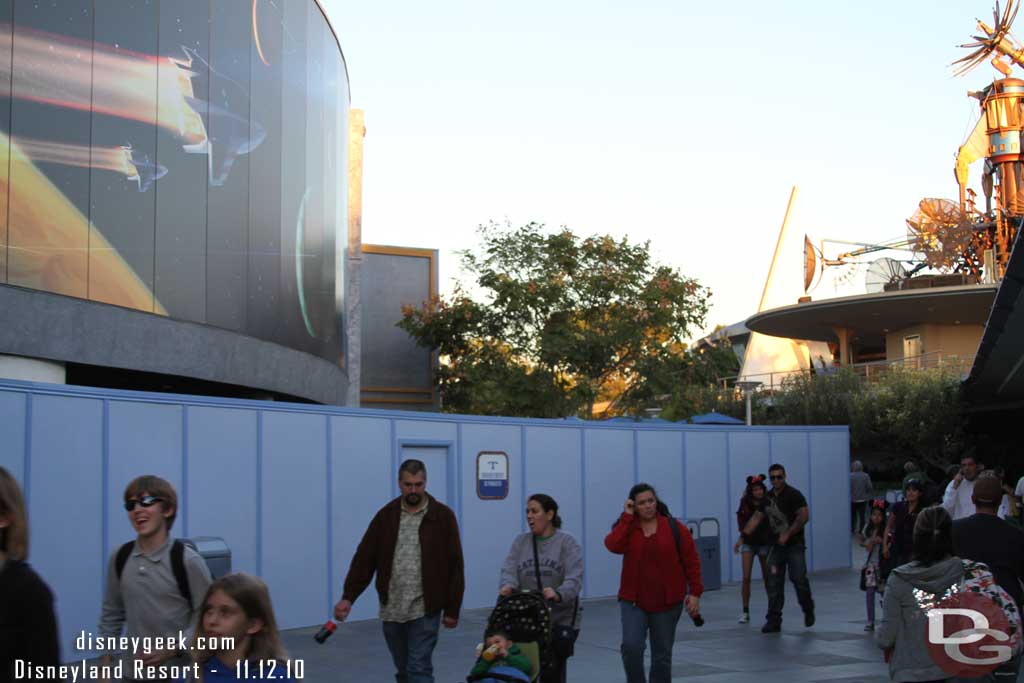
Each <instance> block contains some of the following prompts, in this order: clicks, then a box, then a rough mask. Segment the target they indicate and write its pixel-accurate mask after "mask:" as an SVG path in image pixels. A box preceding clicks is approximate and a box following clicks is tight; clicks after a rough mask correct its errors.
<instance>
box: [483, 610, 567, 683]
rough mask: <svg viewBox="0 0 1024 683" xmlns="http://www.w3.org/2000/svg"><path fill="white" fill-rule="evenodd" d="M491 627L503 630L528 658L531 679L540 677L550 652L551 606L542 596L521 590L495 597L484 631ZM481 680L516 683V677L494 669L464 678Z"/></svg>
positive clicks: (489, 629) (517, 682)
mask: <svg viewBox="0 0 1024 683" xmlns="http://www.w3.org/2000/svg"><path fill="white" fill-rule="evenodd" d="M492 629H497V630H501V631H504V632H505V633H507V634H508V636H509V638H510V639H511V640H512V641H513V642H515V643H516V645H518V646H519V649H520V650H521V651H522V653H523V655H524V656H525V657H526V658H527V659H528V660H530V674H529V675H530V681H536V680H537V679H538V678H539V677H540V672H541V669H542V668H543V665H544V663H545V661H546V659H545V658H546V657H550V655H551V652H550V645H551V608H550V607H549V606H548V603H547V601H546V600H545V599H544V596H543V595H541V594H540V593H537V592H531V591H521V592H518V593H513V594H511V595H508V596H505V597H501V598H498V604H497V605H495V607H494V610H493V611H492V612H491V616H490V617H488V619H487V629H486V631H485V633H486V632H489V631H491V630H492ZM483 679H493V680H499V681H510V682H512V683H519V679H517V678H512V677H510V676H505V675H504V674H500V673H497V672H484V673H482V674H477V675H476V676H469V677H467V678H466V681H467V683H472V682H473V681H479V680H483Z"/></svg>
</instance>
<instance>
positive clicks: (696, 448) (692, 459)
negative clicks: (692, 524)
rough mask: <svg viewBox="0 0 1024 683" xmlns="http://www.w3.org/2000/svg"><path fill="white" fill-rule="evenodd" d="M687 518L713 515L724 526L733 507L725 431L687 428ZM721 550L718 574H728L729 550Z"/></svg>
mask: <svg viewBox="0 0 1024 683" xmlns="http://www.w3.org/2000/svg"><path fill="white" fill-rule="evenodd" d="M685 438H686V474H685V477H686V515H685V517H686V518H687V519H700V518H702V517H714V518H716V519H717V520H718V522H719V525H720V526H721V528H723V529H727V528H728V527H727V526H726V524H727V522H728V519H729V514H730V513H731V511H732V502H731V501H730V500H729V499H728V498H727V495H728V491H729V479H728V469H729V460H728V457H727V453H728V432H725V431H718V430H712V429H708V428H706V427H701V428H700V429H697V430H694V431H692V432H686V434H685ZM731 550H732V549H731V548H728V549H727V548H723V549H722V553H721V567H722V568H721V572H722V574H721V576H722V577H728V576H729V562H730V558H729V552H731Z"/></svg>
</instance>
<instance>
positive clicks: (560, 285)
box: [398, 223, 710, 417]
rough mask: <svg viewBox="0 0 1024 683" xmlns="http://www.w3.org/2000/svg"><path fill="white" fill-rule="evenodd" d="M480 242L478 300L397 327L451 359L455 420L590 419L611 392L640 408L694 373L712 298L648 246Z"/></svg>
mask: <svg viewBox="0 0 1024 683" xmlns="http://www.w3.org/2000/svg"><path fill="white" fill-rule="evenodd" d="M479 232H480V237H481V242H482V243H481V246H480V247H479V248H478V249H476V250H467V251H464V252H461V253H460V255H461V261H462V268H463V271H464V272H465V273H467V274H468V275H470V276H471V277H472V278H473V281H474V282H473V286H474V287H473V288H474V291H478V292H480V296H479V299H474V298H471V297H470V296H469V295H468V294H467V293H466V291H465V289H463V288H462V287H460V288H458V289H457V290H456V292H455V293H454V294H453V295H452V296H451V297H449V298H442V297H437V298H435V299H434V300H432V301H429V302H425V303H424V305H423V306H421V307H420V308H414V307H407V308H406V309H405V310H404V311H403V318H402V320H401V321H400V322H399V323H398V324H399V326H400V327H401V328H402V329H404V330H405V331H407V332H408V333H409V334H410V335H412V337H413V338H414V339H415V340H416V341H417V343H418V344H420V345H421V346H425V347H427V348H431V349H435V350H437V351H438V353H439V354H440V356H441V359H442V363H441V367H440V370H439V372H438V377H437V380H438V386H439V390H440V393H441V397H442V401H443V404H444V408H445V409H446V410H450V411H457V412H471V413H485V414H507V415H529V416H537V417H551V416H558V415H562V416H564V415H570V414H574V413H581V414H584V415H590V414H592V411H593V405H594V402H595V401H596V400H597V399H598V397H599V396H600V395H601V392H602V391H603V390H605V389H606V388H607V387H609V386H612V385H614V384H619V385H620V386H621V389H620V391H619V392H618V395H617V396H616V397H613V398H624V399H626V400H625V401H624V404H626V405H634V404H636V402H638V401H641V400H643V399H644V397H646V396H649V395H651V393H652V392H655V391H658V389H657V388H656V386H655V385H656V383H657V382H658V381H662V380H659V379H658V378H659V377H663V376H668V375H665V374H664V373H668V372H671V371H673V368H674V367H675V366H676V365H678V364H680V363H684V364H685V362H689V361H681V360H680V359H681V358H685V354H684V353H683V350H684V349H685V346H684V344H683V340H684V339H686V338H687V337H688V336H689V333H690V331H691V330H694V329H697V328H699V327H700V326H702V325H703V323H704V316H705V315H706V313H707V299H708V297H709V296H710V294H709V292H708V290H707V289H705V288H704V287H702V286H701V285H699V284H698V283H697V282H696V281H695V280H693V279H690V278H686V277H684V276H682V275H681V274H680V273H679V272H678V271H677V270H675V269H673V268H669V267H667V266H662V265H658V264H656V263H654V262H653V260H652V258H651V253H650V245H649V243H646V242H645V243H642V244H632V243H630V242H629V241H628V240H627V239H615V238H613V237H610V236H607V235H604V236H594V237H580V236H578V235H576V234H574V233H573V232H572V231H570V230H568V229H565V228H563V229H562V230H560V231H558V232H555V233H549V232H547V231H545V229H544V226H542V225H540V224H537V223H530V224H527V225H524V226H522V227H517V228H514V227H512V226H507V225H506V226H499V225H496V224H493V223H492V224H490V225H487V226H481V228H480V231H479Z"/></svg>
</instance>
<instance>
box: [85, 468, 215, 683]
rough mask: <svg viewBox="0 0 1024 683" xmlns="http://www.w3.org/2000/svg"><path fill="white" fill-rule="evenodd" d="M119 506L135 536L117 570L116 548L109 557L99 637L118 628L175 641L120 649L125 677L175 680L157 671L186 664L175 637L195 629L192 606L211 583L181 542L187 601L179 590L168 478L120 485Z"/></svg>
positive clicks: (174, 503)
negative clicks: (121, 499) (121, 498)
mask: <svg viewBox="0 0 1024 683" xmlns="http://www.w3.org/2000/svg"><path fill="white" fill-rule="evenodd" d="M124 506H125V509H126V510H127V511H128V521H129V522H131V525H132V528H133V529H135V532H136V533H137V534H138V536H137V537H136V539H135V543H134V544H133V545H132V547H131V549H130V551H129V552H128V553H127V557H126V558H125V557H124V553H122V560H123V566H122V567H121V568H120V571H118V569H119V568H118V554H119V552H118V551H115V552H114V553H112V554H111V556H110V562H109V564H108V565H107V587H106V593H105V595H104V597H103V612H102V614H101V616H100V625H99V632H100V636H101V637H103V638H105V639H109V638H112V637H116V636H120V635H121V630H122V627H123V628H124V630H125V635H126V636H128V637H129V638H147V637H148V638H150V639H155V638H165V639H167V641H168V642H174V640H172V639H178V640H179V642H178V643H176V644H175V646H172V647H164V648H160V649H154V650H153V651H152V652H149V653H146V652H144V651H139V652H132V651H128V652H125V653H123V674H124V678H125V679H126V680H177V679H178V678H180V676H178V675H173V674H170V673H164V675H161V674H162V673H163V672H169V671H171V670H178V671H180V670H181V669H183V668H185V667H188V666H190V665H191V660H190V658H189V657H188V654H187V652H185V651H183V650H182V649H181V647H180V638H179V636H180V634H181V633H184V634H185V636H186V637H190V636H191V634H192V632H193V630H194V629H195V625H196V616H197V608H198V606H199V605H200V604H201V603H202V600H203V597H204V596H205V595H206V591H207V589H208V588H209V587H210V583H211V582H212V579H211V578H210V571H209V569H207V567H206V562H204V561H203V558H202V557H201V556H200V555H199V553H197V552H196V551H195V550H193V549H192V548H190V547H188V546H184V552H183V558H182V559H183V563H184V568H185V575H186V576H187V579H188V591H189V592H190V593H191V603H190V602H189V601H188V600H186V598H185V596H184V595H183V594H182V590H181V588H179V583H178V580H177V579H176V578H175V575H174V569H173V566H172V561H171V555H172V548H173V546H174V539H172V538H171V537H170V530H171V527H172V526H173V525H174V518H175V517H176V516H177V514H178V495H177V493H176V492H175V490H174V487H173V486H171V484H170V483H169V482H167V481H166V480H164V479H161V478H160V477H156V476H152V475H146V476H142V477H137V478H136V479H134V480H132V482H131V483H129V484H128V486H127V487H126V488H125V491H124ZM134 660H139V661H140V662H141V666H142V667H145V668H140V663H139V662H137V661H134ZM111 663H112V662H111V656H110V655H109V654H105V655H104V656H103V657H102V658H101V666H106V665H110V664H111ZM149 667H153V668H149ZM161 667H164V668H163V671H161Z"/></svg>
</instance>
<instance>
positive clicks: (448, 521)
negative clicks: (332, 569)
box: [342, 493, 466, 619]
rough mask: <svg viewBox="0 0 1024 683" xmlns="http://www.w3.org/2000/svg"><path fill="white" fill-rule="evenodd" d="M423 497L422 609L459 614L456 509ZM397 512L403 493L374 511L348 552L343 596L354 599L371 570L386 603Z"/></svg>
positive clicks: (462, 584) (460, 580)
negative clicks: (425, 502)
mask: <svg viewBox="0 0 1024 683" xmlns="http://www.w3.org/2000/svg"><path fill="white" fill-rule="evenodd" d="M427 500H428V501H429V503H428V505H427V512H426V514H425V516H424V518H423V523H422V524H421V525H420V551H421V552H422V555H423V603H424V607H425V608H426V612H427V614H435V613H437V612H438V611H441V610H443V611H444V616H446V617H451V618H453V619H458V618H459V609H460V608H461V607H462V594H463V592H464V591H465V588H466V579H465V575H464V573H463V561H462V543H461V541H460V540H459V523H458V521H456V519H455V513H453V512H452V511H451V509H450V508H448V507H447V506H446V505H444V504H443V503H440V502H438V501H437V500H436V499H434V497H433V496H431V495H430V494H429V493H428V494H427ZM401 514H402V498H401V497H398V498H395V499H394V500H393V501H391V502H390V503H388V504H387V505H385V506H384V507H382V508H381V509H380V511H379V512H378V513H377V514H376V515H375V516H374V518H373V521H371V522H370V526H369V527H368V528H367V529H366V533H365V534H363V540H362V541H360V542H359V548H357V549H356V554H355V557H353V558H352V565H351V566H350V567H349V570H348V576H347V577H345V588H344V593H343V594H342V598H343V599H345V600H348V601H350V602H355V601H356V598H358V597H359V596H360V594H362V592H363V591H364V590H366V587H367V586H369V585H370V579H372V578H373V575H374V573H376V574H377V580H376V587H377V594H378V595H380V602H381V604H382V605H386V604H387V602H388V587H389V586H390V585H391V566H392V564H393V563H394V558H395V544H396V543H397V542H398V523H399V519H400V518H401Z"/></svg>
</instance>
